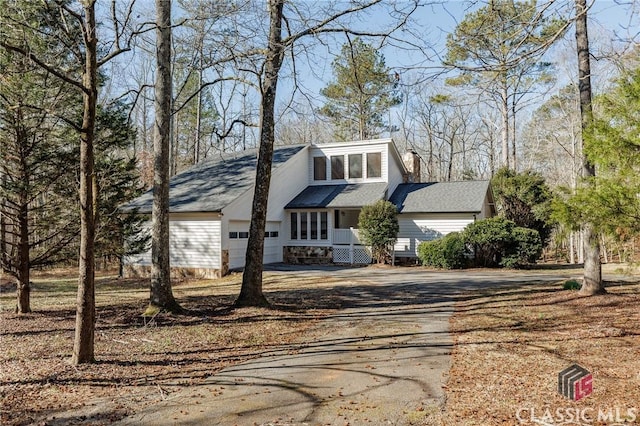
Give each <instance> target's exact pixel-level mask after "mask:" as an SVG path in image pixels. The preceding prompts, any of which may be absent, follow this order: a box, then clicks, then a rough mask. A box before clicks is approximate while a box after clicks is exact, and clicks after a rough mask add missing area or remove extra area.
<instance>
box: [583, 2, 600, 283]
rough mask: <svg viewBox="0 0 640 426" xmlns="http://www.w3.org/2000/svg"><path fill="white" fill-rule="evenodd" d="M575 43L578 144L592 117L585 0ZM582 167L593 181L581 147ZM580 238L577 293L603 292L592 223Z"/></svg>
mask: <svg viewBox="0 0 640 426" xmlns="http://www.w3.org/2000/svg"><path fill="white" fill-rule="evenodd" d="M576 44H577V51H578V89H579V91H580V115H581V117H582V146H583V147H584V144H585V139H586V133H587V132H589V131H590V130H589V129H590V126H591V122H592V119H593V109H592V104H591V64H590V60H589V37H588V33H587V5H586V0H576ZM582 171H583V176H584V178H586V179H587V180H588V181H587V185H593V184H594V183H593V182H592V180H591V178H592V177H595V175H596V169H595V166H594V165H593V164H591V162H590V161H589V159H588V158H587V157H586V155H584V149H583V150H582ZM582 234H583V240H584V276H583V283H582V289H581V290H580V293H581V294H584V295H593V294H598V293H605V292H606V291H605V289H604V284H603V282H602V266H601V264H600V244H599V238H598V235H597V234H596V233H595V232H594V229H593V226H592V224H585V225H584V227H583V229H582Z"/></svg>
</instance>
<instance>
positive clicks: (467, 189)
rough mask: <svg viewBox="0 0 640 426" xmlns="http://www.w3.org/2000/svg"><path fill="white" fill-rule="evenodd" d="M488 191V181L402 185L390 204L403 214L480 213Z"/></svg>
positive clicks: (394, 193)
mask: <svg viewBox="0 0 640 426" xmlns="http://www.w3.org/2000/svg"><path fill="white" fill-rule="evenodd" d="M488 191H489V181H488V180H482V181H461V182H438V183H403V184H400V185H398V188H396V190H395V191H394V192H393V194H392V195H391V198H389V201H391V202H392V203H393V204H395V205H396V207H397V208H398V212H400V213H477V212H480V211H481V210H482V206H483V204H484V200H485V197H486V196H487V192H488Z"/></svg>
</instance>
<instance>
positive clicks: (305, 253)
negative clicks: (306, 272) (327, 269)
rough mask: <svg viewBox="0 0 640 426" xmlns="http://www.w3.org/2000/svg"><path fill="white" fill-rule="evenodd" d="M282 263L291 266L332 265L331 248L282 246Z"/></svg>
mask: <svg viewBox="0 0 640 426" xmlns="http://www.w3.org/2000/svg"><path fill="white" fill-rule="evenodd" d="M283 250H284V253H283V254H284V261H285V263H292V264H326V263H333V250H332V248H331V247H314V246H284V248H283Z"/></svg>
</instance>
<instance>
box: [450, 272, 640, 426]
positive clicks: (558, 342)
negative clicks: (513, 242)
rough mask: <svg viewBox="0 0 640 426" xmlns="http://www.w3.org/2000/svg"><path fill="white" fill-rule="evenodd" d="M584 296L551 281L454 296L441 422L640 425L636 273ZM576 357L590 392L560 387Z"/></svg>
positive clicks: (639, 311) (639, 305) (639, 323)
mask: <svg viewBox="0 0 640 426" xmlns="http://www.w3.org/2000/svg"><path fill="white" fill-rule="evenodd" d="M637 277H638V276H637V274H636V275H635V278H632V277H630V278H629V279H625V280H624V281H618V282H608V283H607V291H608V292H609V294H607V295H602V296H594V297H587V298H582V297H579V296H578V293H577V291H571V290H564V289H563V283H562V282H559V283H558V284H557V285H554V286H549V285H534V286H527V287H519V288H514V289H512V290H496V291H487V293H486V294H485V297H479V298H473V299H469V300H467V301H462V302H459V303H458V305H457V309H456V313H455V314H454V316H453V317H452V318H451V321H450V324H451V328H452V332H453V333H454V341H455V347H454V350H453V357H452V365H451V370H450V374H449V380H448V384H447V387H446V396H447V402H446V409H445V412H444V413H443V416H444V418H443V420H442V421H443V424H446V425H453V424H456V425H458V424H459V425H482V426H489V425H520V424H529V425H534V424H545V425H558V424H572V425H574V424H575V425H578V424H579V425H586V424H588V425H592V424H593V425H604V424H608V425H611V424H634V425H637V424H640V284H639V282H640V280H638V279H637ZM573 364H578V365H579V366H581V367H583V368H585V369H586V370H588V371H589V372H590V373H591V374H592V377H593V381H592V388H593V391H592V393H591V394H590V395H589V396H585V397H583V398H581V399H580V400H578V401H574V400H571V399H569V398H566V397H565V396H562V395H561V394H560V393H559V392H558V374H559V373H560V372H561V371H562V370H564V369H565V368H567V367H569V366H571V365H573Z"/></svg>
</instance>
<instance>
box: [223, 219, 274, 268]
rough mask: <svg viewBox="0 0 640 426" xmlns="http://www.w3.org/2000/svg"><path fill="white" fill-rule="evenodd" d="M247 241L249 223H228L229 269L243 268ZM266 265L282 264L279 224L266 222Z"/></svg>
mask: <svg viewBox="0 0 640 426" xmlns="http://www.w3.org/2000/svg"><path fill="white" fill-rule="evenodd" d="M248 241H249V222H248V221H242V222H239V221H235V222H229V268H230V269H235V268H242V267H243V266H244V261H245V256H246V252H247V242H248ZM263 261H264V263H265V264H267V263H277V262H282V245H281V244H280V222H267V226H266V228H265V238H264V257H263Z"/></svg>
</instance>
